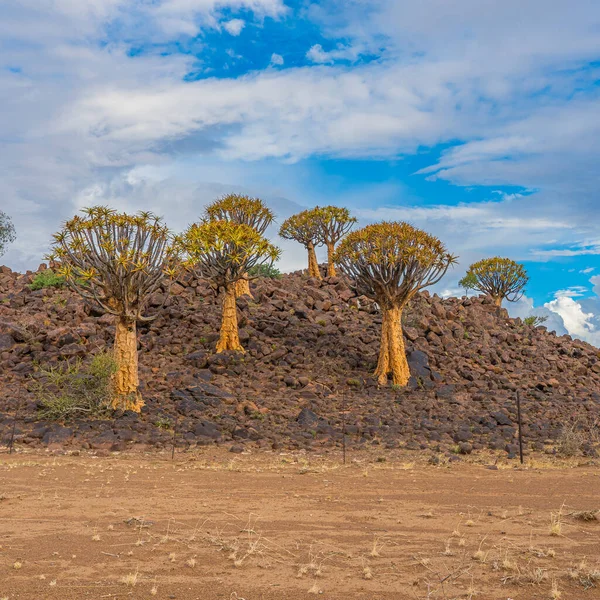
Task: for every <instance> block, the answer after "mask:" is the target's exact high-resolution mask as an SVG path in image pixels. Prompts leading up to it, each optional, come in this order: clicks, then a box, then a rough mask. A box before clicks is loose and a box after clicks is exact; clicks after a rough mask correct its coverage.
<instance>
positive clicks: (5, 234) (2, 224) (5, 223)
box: [0, 210, 17, 256]
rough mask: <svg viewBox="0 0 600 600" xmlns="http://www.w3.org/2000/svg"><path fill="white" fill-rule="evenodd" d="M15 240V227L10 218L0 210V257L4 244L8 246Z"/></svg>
mask: <svg viewBox="0 0 600 600" xmlns="http://www.w3.org/2000/svg"><path fill="white" fill-rule="evenodd" d="M16 239H17V235H16V232H15V226H14V225H13V223H12V221H11V218H10V217H9V216H8V215H7V214H6V213H5V212H3V211H1V210H0V256H2V255H3V254H4V250H5V248H6V244H10V243H12V242H14V241H15V240H16Z"/></svg>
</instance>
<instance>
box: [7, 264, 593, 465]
mask: <svg viewBox="0 0 600 600" xmlns="http://www.w3.org/2000/svg"><path fill="white" fill-rule="evenodd" d="M32 277H33V274H32V273H26V274H18V273H13V272H12V271H10V269H7V268H6V267H2V268H0V378H1V386H0V440H4V441H5V440H6V439H7V438H8V437H9V436H10V434H11V432H12V427H13V422H14V419H13V417H14V415H15V413H18V414H17V416H18V420H17V427H16V431H15V433H16V435H15V438H16V440H17V443H19V444H27V445H29V446H37V445H48V446H50V447H59V446H60V447H66V448H70V447H71V448H75V447H83V448H92V449H99V450H114V449H125V448H127V447H129V446H130V445H132V444H141V445H148V446H162V445H166V444H171V443H173V440H175V443H176V444H178V445H181V446H186V447H187V446H193V445H205V444H214V443H226V444H229V445H231V444H232V443H233V442H235V445H236V448H239V447H240V445H248V444H250V445H255V446H259V447H261V446H264V447H275V448H278V447H292V448H298V447H303V448H314V447H318V446H322V445H335V444H339V443H340V442H341V438H342V435H343V432H344V431H345V434H346V438H347V443H348V445H350V446H352V445H362V444H367V443H368V444H383V445H385V446H387V447H398V446H406V447H409V448H435V449H438V448H439V449H442V450H447V449H450V448H451V449H452V450H453V451H455V452H462V453H470V452H472V451H474V450H475V451H476V450H478V449H482V448H491V449H500V450H506V451H507V452H508V453H509V454H511V455H512V454H514V452H515V448H516V447H515V441H516V440H515V436H516V405H515V396H516V393H517V391H518V392H519V393H520V394H521V398H522V403H523V421H524V432H525V440H526V446H527V448H531V447H533V448H536V449H543V448H544V447H547V446H548V445H550V444H552V443H553V442H554V440H555V439H556V437H557V435H558V434H559V432H560V430H561V428H562V427H563V426H564V424H565V423H569V422H574V421H576V420H577V421H579V422H580V423H581V424H582V426H583V427H584V428H585V427H588V426H589V427H591V426H592V425H593V423H594V421H595V420H596V419H599V418H600V351H599V350H598V349H597V348H594V347H592V346H590V345H589V344H586V343H584V342H581V341H578V340H573V339H571V338H570V337H569V336H561V337H557V336H556V335H555V334H553V333H549V332H547V331H546V329H545V328H544V327H538V328H532V327H528V326H525V325H524V324H523V323H522V322H521V321H520V320H519V319H509V318H508V315H507V313H506V311H504V310H501V311H500V312H499V313H498V312H497V309H496V307H495V306H494V305H493V303H492V301H491V299H488V298H484V297H480V298H450V299H445V300H443V299H441V298H438V297H437V296H430V295H429V294H427V293H423V294H420V295H419V296H418V297H417V298H415V300H414V301H413V303H412V304H411V305H410V307H409V308H408V309H407V310H406V311H405V314H404V330H405V338H406V345H407V351H408V359H409V365H410V369H411V374H412V377H411V380H410V382H409V385H408V386H407V388H405V389H392V388H391V387H386V388H381V387H380V386H378V385H377V382H376V381H375V380H374V379H373V378H372V372H373V370H374V367H375V364H376V361H377V352H378V347H379V330H380V326H381V317H380V314H379V311H378V307H377V306H376V305H375V304H374V303H373V302H371V301H369V300H368V299H366V298H364V297H357V296H356V295H355V293H354V292H353V290H352V287H351V285H350V282H349V281H346V280H345V279H343V278H335V277H334V278H326V279H324V280H323V281H318V280H316V279H308V278H306V277H305V276H302V275H301V274H300V273H292V274H290V275H285V276H284V277H283V278H282V279H280V280H271V279H260V280H257V281H256V282H253V283H252V290H253V294H254V298H253V299H250V298H246V297H243V298H240V299H238V314H239V322H240V340H241V341H242V344H243V345H244V347H245V348H246V353H245V354H243V355H242V354H238V353H225V354H219V355H216V354H215V353H214V347H215V343H216V340H217V338H218V328H219V323H220V307H219V304H218V302H217V299H216V298H215V297H214V295H213V291H212V290H211V289H210V287H209V286H207V285H206V284H204V283H202V282H198V281H195V280H192V279H188V280H183V281H180V282H179V283H178V287H177V289H176V292H177V293H176V294H171V295H169V296H166V295H165V293H164V292H160V293H158V294H156V295H155V296H154V297H153V298H152V301H151V304H152V305H153V306H155V307H159V306H161V305H162V304H163V303H164V309H163V310H162V311H161V313H160V316H159V317H158V319H156V320H155V321H154V322H152V323H149V324H143V325H141V326H140V331H139V350H140V375H141V379H142V381H143V383H144V390H143V392H144V397H145V400H146V406H145V407H144V409H143V411H142V414H141V415H139V416H138V415H135V414H132V413H117V414H115V415H114V418H113V419H112V420H109V421H96V422H90V421H84V420H81V421H75V422H73V423H67V424H62V425H60V424H59V425H57V424H52V423H43V422H40V421H39V418H38V415H37V412H36V398H35V396H34V394H33V393H32V392H31V391H30V390H31V385H30V381H31V377H32V376H35V371H36V368H37V367H36V365H38V364H40V365H53V364H57V363H58V362H60V361H64V360H73V359H76V358H81V359H85V358H86V357H89V356H90V355H91V354H93V353H94V352H96V351H98V350H100V349H103V348H105V347H106V346H107V345H110V344H111V343H112V341H113V336H114V325H113V320H112V317H110V316H108V315H102V314H101V313H98V312H97V311H96V310H95V309H94V308H93V307H90V306H88V305H86V304H85V302H84V301H83V300H81V299H80V298H79V297H78V296H76V295H74V294H73V293H71V292H70V291H68V290H66V289H42V290H38V291H31V290H30V289H29V288H28V287H27V284H28V283H30V281H31V280H32Z"/></svg>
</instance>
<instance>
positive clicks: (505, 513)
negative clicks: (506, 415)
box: [0, 450, 600, 600]
mask: <svg viewBox="0 0 600 600" xmlns="http://www.w3.org/2000/svg"><path fill="white" fill-rule="evenodd" d="M499 466H500V468H499V469H498V470H489V469H486V468H485V467H484V466H483V465H476V464H448V465H441V466H430V465H425V464H421V463H420V459H419V457H418V456H417V457H414V456H409V455H407V454H386V456H385V459H384V458H383V457H378V455H377V454H369V455H367V454H361V455H354V454H353V455H352V456H351V459H349V463H348V464H347V465H342V464H341V461H340V460H339V457H338V456H337V455H336V456H333V455H330V456H328V457H318V456H314V455H302V454H277V453H271V454H268V453H263V454H260V455H241V456H233V455H232V454H226V453H224V452H218V451H214V450H204V451H202V452H198V453H194V454H185V455H183V456H179V457H177V456H176V458H175V460H174V461H171V460H170V456H168V455H164V456H160V455H156V454H149V455H127V456H125V455H123V456H111V457H92V456H54V457H52V456H48V455H47V454H46V455H42V454H18V455H13V456H8V455H2V456H0V599H2V600H4V599H5V598H7V599H9V600H13V599H34V598H35V599H52V600H59V599H60V600H71V599H80V598H94V599H100V598H111V599H126V598H134V599H138V598H140V599H141V598H157V599H167V598H169V599H171V598H172V599H177V600H191V599H199V600H200V599H201V600H217V599H219V600H242V599H245V600H297V599H310V598H312V597H319V598H323V599H324V600H327V599H330V600H334V599H335V600H338V599H339V600H341V599H344V600H404V599H427V598H430V599H440V600H444V599H448V600H449V599H454V598H467V599H468V598H474V599H483V600H507V599H509V598H510V599H513V600H532V599H534V598H539V599H548V598H555V599H558V598H559V597H560V598H561V600H570V599H573V600H575V599H577V600H579V599H595V598H600V521H598V520H597V519H594V520H591V521H584V520H581V519H580V518H576V517H577V515H574V514H573V513H574V511H583V510H588V511H589V510H594V509H596V508H600V468H598V467H597V466H591V465H590V466H584V467H582V466H579V467H577V468H566V467H563V468H556V466H552V465H549V464H542V463H534V464H531V463H530V464H529V465H528V466H527V468H525V469H523V470H519V469H515V468H514V467H513V465H512V464H511V465H508V464H506V465H499ZM552 519H554V521H555V522H556V521H558V522H560V531H558V528H557V529H556V530H555V532H554V533H557V534H558V535H551V531H550V528H551V520H552ZM478 559H479V560H478ZM128 577H129V579H128ZM553 588H554V595H553V591H552V590H553ZM586 588H587V589H586Z"/></svg>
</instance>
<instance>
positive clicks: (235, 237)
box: [180, 221, 280, 353]
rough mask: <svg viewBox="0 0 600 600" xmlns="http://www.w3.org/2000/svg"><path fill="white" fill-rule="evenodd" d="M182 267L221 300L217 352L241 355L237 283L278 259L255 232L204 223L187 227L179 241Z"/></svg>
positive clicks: (276, 252)
mask: <svg viewBox="0 0 600 600" xmlns="http://www.w3.org/2000/svg"><path fill="white" fill-rule="evenodd" d="M180 243H181V247H182V250H183V252H185V254H186V255H187V257H186V259H185V264H186V265H187V266H188V267H189V268H190V269H193V270H195V271H196V272H197V275H198V276H199V277H201V278H203V279H206V280H208V281H209V282H210V283H211V285H212V286H213V288H215V289H216V290H217V292H218V293H220V294H221V296H222V302H223V309H222V311H223V312H222V319H221V332H220V335H219V341H218V342H217V352H218V353H219V352H224V351H226V350H236V351H239V352H244V349H243V348H242V345H241V344H240V338H239V332H238V319H237V306H236V302H235V300H236V283H237V282H238V281H239V280H240V279H241V278H242V277H243V276H244V274H245V273H246V272H247V271H248V270H249V269H251V268H252V267H257V266H260V265H272V264H273V263H274V262H275V261H276V260H277V259H278V258H279V254H280V251H279V248H276V247H275V246H273V245H272V244H271V243H270V242H269V241H268V240H267V239H266V238H264V237H263V236H262V235H261V234H260V233H259V232H258V231H257V230H256V229H253V228H252V227H250V226H249V225H245V224H238V223H235V222H233V221H203V222H201V223H199V224H193V225H190V227H189V228H188V229H187V230H186V231H185V233H184V234H183V235H182V236H181V239H180Z"/></svg>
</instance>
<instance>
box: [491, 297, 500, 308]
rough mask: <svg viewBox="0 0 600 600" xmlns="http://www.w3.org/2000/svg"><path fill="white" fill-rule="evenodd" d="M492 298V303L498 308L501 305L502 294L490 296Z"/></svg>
mask: <svg viewBox="0 0 600 600" xmlns="http://www.w3.org/2000/svg"><path fill="white" fill-rule="evenodd" d="M492 298H493V299H494V305H495V306H497V307H498V308H499V309H500V308H501V307H502V296H492Z"/></svg>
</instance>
